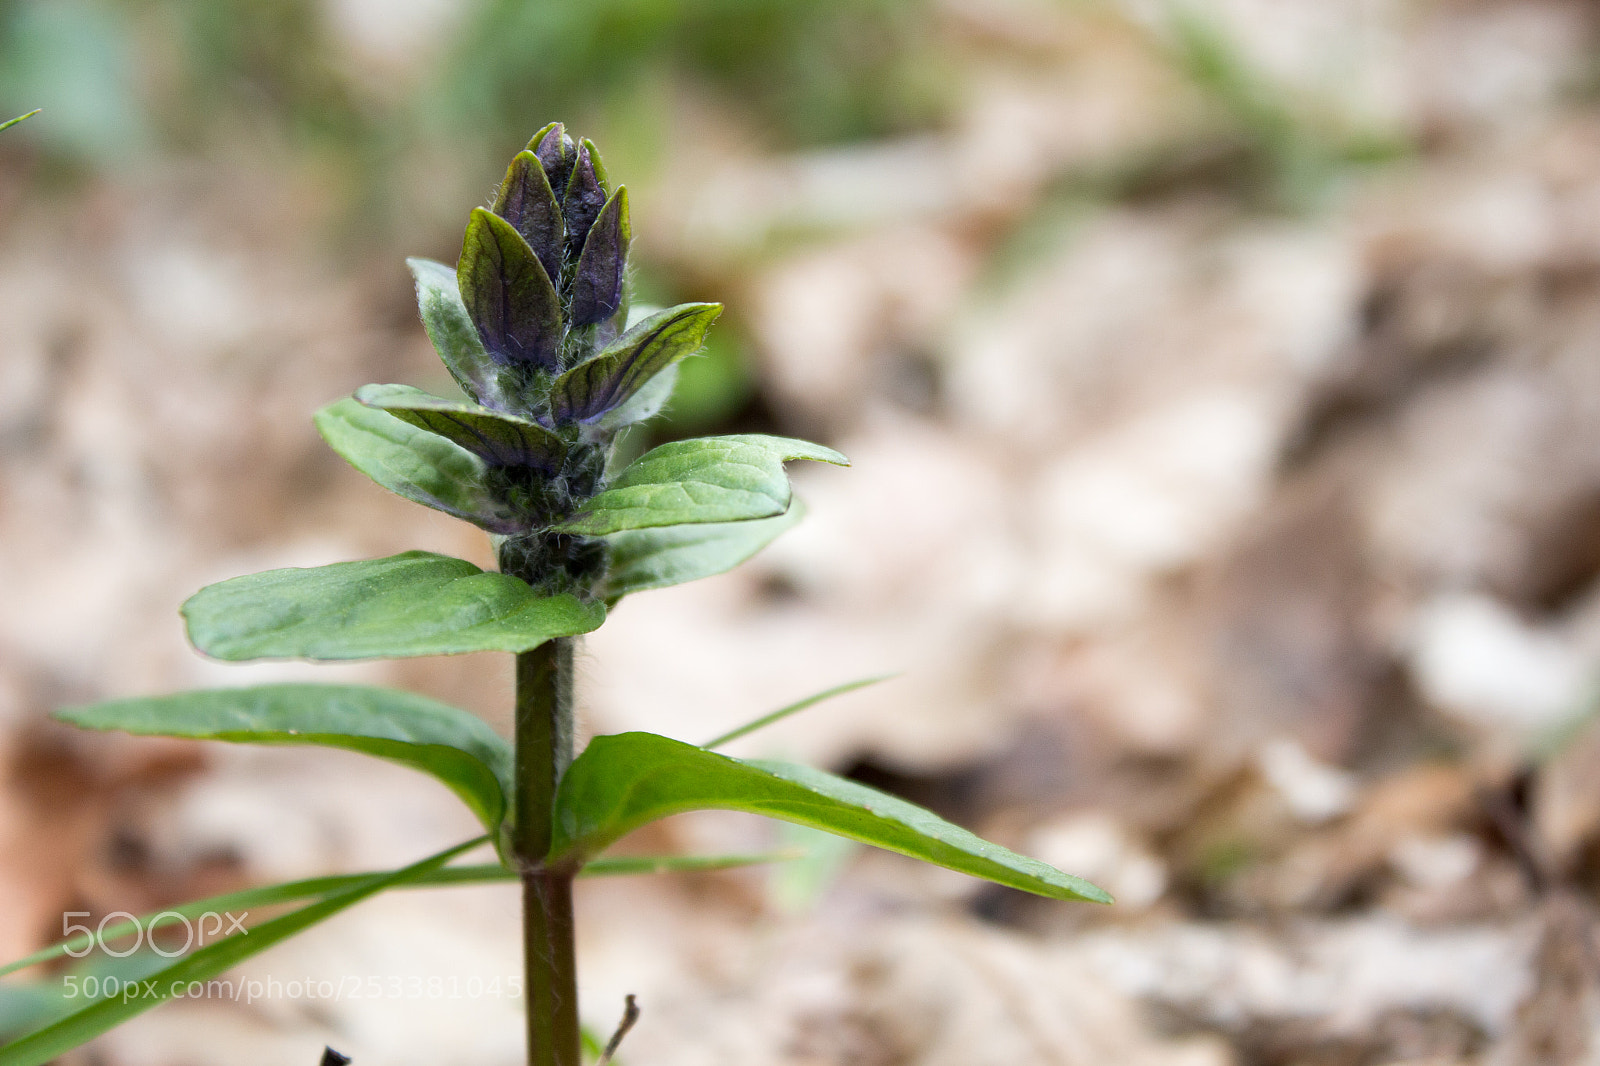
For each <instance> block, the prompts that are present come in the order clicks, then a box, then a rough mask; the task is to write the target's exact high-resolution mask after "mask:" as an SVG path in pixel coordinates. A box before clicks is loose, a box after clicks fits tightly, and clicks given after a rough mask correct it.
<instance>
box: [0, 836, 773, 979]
mask: <svg viewBox="0 0 1600 1066" xmlns="http://www.w3.org/2000/svg"><path fill="white" fill-rule="evenodd" d="M804 855H805V852H803V851H801V850H800V849H798V848H784V849H781V850H778V851H772V852H760V853H756V854H751V855H640V856H633V855H628V856H620V857H617V858H603V857H602V858H599V859H595V860H594V861H593V862H590V863H589V864H588V865H586V866H585V867H584V868H583V870H582V871H580V873H579V875H578V876H580V877H617V876H628V875H634V874H659V873H679V872H688V871H699V870H728V869H733V868H735V867H740V866H755V865H758V864H762V863H772V862H788V861H790V860H793V859H799V858H802V857H804ZM393 872H394V871H386V870H374V871H369V872H367V873H359V874H334V875H330V876H327V877H309V878H306V879H304V880H301V881H285V882H284V883H282V884H277V885H265V886H263V887H261V888H246V889H241V890H240V891H238V892H227V893H224V894H222V895H219V896H210V897H207V898H206V899H197V900H194V901H193V902H190V903H183V904H180V905H178V906H176V907H168V908H166V909H165V910H161V911H156V912H154V913H152V914H146V915H142V916H140V917H138V918H135V919H133V920H132V921H126V922H118V923H116V924H115V925H109V926H107V927H106V928H105V930H104V931H103V932H94V933H87V934H80V935H78V936H75V937H70V938H68V939H66V940H63V941H60V942H59V943H55V944H52V945H50V946H49V947H47V948H42V949H40V950H39V951H36V952H34V953H33V954H32V955H29V956H27V957H25V958H21V959H18V960H16V961H15V962H12V963H8V964H7V965H5V966H0V977H4V976H6V975H7V974H13V973H16V972H17V971H19V970H26V969H27V968H28V967H30V966H37V965H39V964H40V963H45V962H50V961H51V960H53V959H59V958H61V957H62V956H63V955H67V954H69V953H71V952H74V951H77V950H78V949H79V948H84V947H88V946H90V945H92V944H94V943H96V942H98V943H101V944H109V943H114V942H116V941H118V940H120V939H122V938H123V937H126V936H132V935H133V934H134V933H137V932H139V931H140V930H143V931H144V932H145V934H146V935H148V934H149V933H151V932H153V931H154V930H156V929H164V928H166V927H167V926H171V925H177V924H178V923H179V922H183V921H186V920H190V919H194V918H199V917H200V916H201V915H204V914H209V913H221V912H229V911H240V910H249V909H251V908H254V907H271V906H275V905H277V904H281V903H299V902H301V901H303V900H308V899H317V898H320V897H325V896H328V895H330V894H331V893H334V892H342V891H344V890H346V889H349V888H353V887H355V886H356V885H359V884H361V883H363V882H365V881H368V880H371V879H372V878H374V877H385V876H388V875H389V874H391V873H393ZM516 879H517V875H516V873H515V872H514V871H512V870H510V869H508V868H506V867H504V866H501V865H500V864H498V863H484V864H481V865H472V866H446V867H444V868H443V869H438V870H433V871H430V872H429V873H426V874H423V875H422V876H419V877H415V878H412V879H411V880H408V881H406V882H405V883H404V884H399V885H396V886H395V887H396V888H439V887H442V886H446V885H485V884H494V883H496V882H504V881H515V880H516Z"/></svg>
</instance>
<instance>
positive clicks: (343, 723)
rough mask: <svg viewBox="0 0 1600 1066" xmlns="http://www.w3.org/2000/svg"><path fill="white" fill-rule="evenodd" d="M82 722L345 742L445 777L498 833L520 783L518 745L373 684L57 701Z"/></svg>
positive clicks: (474, 720) (241, 739)
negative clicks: (514, 766) (516, 780)
mask: <svg viewBox="0 0 1600 1066" xmlns="http://www.w3.org/2000/svg"><path fill="white" fill-rule="evenodd" d="M55 717H56V718H57V719H59V720H61V721H63V722H68V723H71V724H72V725H75V726H78V727H79V728H80V729H95V730H101V731H109V730H120V731H122V732H124V733H132V734H134V735H135V736H161V737H183V738H186V739H190V740H224V741H229V742H232V743H235V744H271V745H289V744H310V745H316V746H319V747H325V748H340V749H343V750H345V751H354V752H359V753H361V754H363V755H372V756H375V757H377V758H380V759H387V760H389V761H390V762H395V763H399V764H400V765H402V766H408V767H410V768H411V769H413V770H420V771H422V772H423V773H425V774H430V775H432V776H433V777H435V778H437V779H438V780H439V781H440V782H441V783H442V784H443V785H444V786H445V787H447V788H449V789H450V790H451V791H452V792H454V793H455V794H456V795H457V796H458V797H460V798H461V801H462V802H463V803H465V804H466V805H467V806H468V807H469V808H471V810H472V813H473V814H475V815H477V817H478V820H479V821H481V822H482V823H483V826H484V828H485V829H487V830H488V831H489V832H491V833H493V832H495V831H496V830H498V829H499V827H500V822H501V821H502V820H503V819H504V817H505V813H506V809H507V803H506V797H507V796H508V795H509V794H510V790H511V787H512V770H511V745H510V744H509V743H507V741H506V740H505V739H504V738H503V737H501V736H500V735H499V734H498V733H496V732H495V731H494V730H493V729H491V728H490V727H489V725H488V724H487V723H486V722H484V721H483V719H481V718H479V717H478V716H477V715H475V714H472V713H471V712H470V711H463V710H461V709H460V708H458V707H452V706H450V705H449V704H446V703H440V702H438V701H437V700H430V699H428V698H427V697H425V696H418V695H415V694H413V693H410V692H397V691H395V690H393V689H383V688H371V687H368V686H366V685H306V684H282V685H258V686H254V687H251V688H225V689H211V690H201V691H198V692H180V693H177V694H176V695H171V696H151V697H145V698H142V699H129V700H111V701H109V702H106V703H96V704H91V705H89V706H87V707H70V708H67V709H66V710H61V711H57V712H56V714H55Z"/></svg>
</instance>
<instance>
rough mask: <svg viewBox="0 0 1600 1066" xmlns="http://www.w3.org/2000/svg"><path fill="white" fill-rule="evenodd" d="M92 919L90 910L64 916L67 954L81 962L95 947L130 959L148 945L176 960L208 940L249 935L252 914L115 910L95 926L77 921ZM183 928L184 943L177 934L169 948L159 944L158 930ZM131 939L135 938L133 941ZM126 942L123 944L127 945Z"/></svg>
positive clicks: (63, 933) (246, 912) (62, 929)
mask: <svg viewBox="0 0 1600 1066" xmlns="http://www.w3.org/2000/svg"><path fill="white" fill-rule="evenodd" d="M87 917H89V912H88V911H67V912H66V913H65V914H63V915H62V916H61V935H62V936H63V937H66V938H68V940H69V941H70V942H69V943H68V944H67V946H66V948H65V951H66V953H67V954H68V955H71V956H72V957H73V958H75V959H81V958H83V957H84V956H85V955H87V954H89V953H90V952H91V951H93V950H94V949H95V948H99V949H100V950H101V951H103V952H105V953H106V954H107V955H112V956H115V957H116V958H119V959H121V958H126V957H127V956H129V955H132V954H133V953H134V952H135V951H138V950H139V949H140V948H141V947H143V946H145V945H146V944H148V945H149V947H150V950H151V951H153V952H155V953H156V954H157V955H163V956H165V957H166V958H169V959H175V958H177V957H178V956H179V955H182V954H184V953H185V952H187V951H188V950H189V949H190V948H198V947H204V946H205V944H206V942H207V941H208V940H216V939H218V938H219V937H225V936H228V935H229V934H231V933H241V934H245V933H249V932H250V930H248V929H246V928H245V927H244V921H245V919H246V918H248V917H250V912H249V911H244V912H243V913H241V914H237V915H235V914H233V913H232V912H230V911H222V912H221V913H218V912H217V911H206V912H205V913H204V914H201V915H199V916H198V917H194V918H191V917H190V916H189V915H187V914H183V913H180V912H179V911H162V912H161V913H160V914H153V915H151V916H150V917H148V918H139V917H137V916H135V915H133V914H129V913H128V912H127V911H112V912H111V913H110V914H108V915H106V916H105V917H104V918H101V919H100V923H99V924H98V925H95V926H92V927H91V926H88V925H82V924H80V923H78V922H75V921H73V919H75V918H87ZM180 926H181V927H182V928H183V941H182V943H181V944H180V943H178V938H177V934H176V933H173V934H171V935H167V936H164V937H163V939H164V940H167V941H168V943H167V944H165V945H162V944H158V943H157V942H156V937H155V931H156V930H157V929H161V930H168V929H177V928H178V927H180ZM129 938H131V939H129ZM108 940H109V941H115V942H118V943H121V944H122V946H121V947H118V948H113V947H110V946H109V945H108V944H107V943H106V942H107V941H108ZM124 941H125V942H126V943H123V942H124Z"/></svg>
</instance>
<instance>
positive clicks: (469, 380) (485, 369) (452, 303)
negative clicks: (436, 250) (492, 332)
mask: <svg viewBox="0 0 1600 1066" xmlns="http://www.w3.org/2000/svg"><path fill="white" fill-rule="evenodd" d="M406 266H408V267H410V268H411V276H412V277H413V278H414V279H416V283H417V307H418V309H419V310H421V312H422V325H423V327H424V328H425V329H427V331H428V339H429V340H431V341H433V348H434V351H436V352H438V353H439V358H440V359H441V360H443V362H444V365H445V369H447V370H449V371H450V376H451V377H453V378H455V379H456V384H458V385H460V386H461V388H462V390H463V391H464V392H466V394H467V395H468V396H471V397H472V398H473V399H475V400H477V401H478V402H479V403H482V404H487V405H489V406H490V407H495V408H504V407H505V406H506V404H505V400H504V397H503V396H502V394H501V390H500V367H499V366H498V365H497V364H496V363H495V361H494V357H493V356H491V355H490V354H489V350H488V349H487V348H485V347H484V346H483V338H481V337H479V336H478V327H477V326H474V325H473V324H472V319H471V318H470V317H469V316H468V315H467V305H466V304H464V303H462V302H461V286H460V285H459V284H458V283H457V281H456V271H455V268H454V267H449V266H446V265H445V264H443V263H438V262H435V261H434V260H432V259H416V258H413V259H407V260H406Z"/></svg>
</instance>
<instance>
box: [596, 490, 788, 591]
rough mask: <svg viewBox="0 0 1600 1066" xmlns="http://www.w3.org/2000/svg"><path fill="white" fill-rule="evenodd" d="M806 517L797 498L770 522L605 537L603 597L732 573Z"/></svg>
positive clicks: (672, 528) (664, 528)
mask: <svg viewBox="0 0 1600 1066" xmlns="http://www.w3.org/2000/svg"><path fill="white" fill-rule="evenodd" d="M804 514H805V505H803V504H802V503H801V502H800V500H799V499H798V498H796V499H795V500H794V502H793V503H791V504H790V505H789V509H788V510H787V511H785V512H784V513H783V514H781V515H777V516H776V517H773V518H757V519H753V520H752V521H749V522H708V523H705V524H703V525H689V526H662V527H661V528H659V529H631V530H627V531H625V532H622V533H613V534H611V535H610V536H609V537H607V538H606V544H607V545H609V546H610V549H611V564H610V568H609V569H608V570H607V571H606V581H605V588H604V594H605V597H606V598H607V599H611V600H614V599H616V598H618V597H620V596H626V595H627V594H629V593H630V592H643V591H645V590H646V589H659V588H666V587H667V586H668V585H682V584H684V583H685V582H689V581H698V580H700V579H701V578H703V577H711V576H712V575H713V574H720V573H722V572H723V571H725V570H732V569H733V568H734V567H736V566H738V565H739V564H740V563H742V562H744V561H745V560H746V559H748V558H750V557H751V556H752V555H754V554H756V553H757V552H759V551H760V550H761V549H762V548H765V547H766V546H767V545H768V544H770V543H772V542H773V541H774V540H776V539H777V538H778V536H779V535H780V534H782V533H783V532H785V531H786V530H788V529H790V528H792V527H793V526H795V525H796V524H797V523H798V522H799V521H800V519H801V517H802V516H803V515H804Z"/></svg>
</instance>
